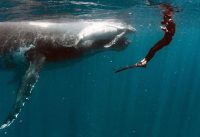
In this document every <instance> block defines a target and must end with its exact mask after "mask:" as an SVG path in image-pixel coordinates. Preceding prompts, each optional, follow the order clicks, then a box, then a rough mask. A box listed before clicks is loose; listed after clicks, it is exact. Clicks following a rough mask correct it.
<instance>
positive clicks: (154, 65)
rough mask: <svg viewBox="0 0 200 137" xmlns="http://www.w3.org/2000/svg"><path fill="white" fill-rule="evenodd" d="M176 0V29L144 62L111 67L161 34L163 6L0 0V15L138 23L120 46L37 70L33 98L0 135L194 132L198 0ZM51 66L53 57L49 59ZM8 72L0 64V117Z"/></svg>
mask: <svg viewBox="0 0 200 137" xmlns="http://www.w3.org/2000/svg"><path fill="white" fill-rule="evenodd" d="M154 2H155V3H156V2H168V3H171V4H172V5H174V6H178V7H179V8H180V9H181V12H179V13H175V16H174V20H175V22H176V25H177V31H176V34H175V36H174V38H173V41H172V43H171V44H170V45H169V46H168V47H166V48H164V49H162V50H161V51H160V52H159V53H158V54H156V56H155V58H154V59H153V60H152V61H151V62H150V63H149V64H148V67H147V68H146V69H135V70H129V71H126V72H123V73H119V74H115V73H114V70H115V69H116V68H119V67H121V66H124V65H129V64H132V63H135V62H137V61H138V60H140V59H141V58H143V57H144V56H145V55H146V53H147V52H148V50H149V49H150V48H151V46H153V44H155V43H156V42H157V41H158V40H159V39H161V38H162V36H163V32H162V31H161V30H160V28H159V27H160V21H161V19H162V17H161V12H160V10H159V9H157V8H153V7H148V6H146V5H145V1H139V0H127V1H121V0H111V1H108V0H102V1H101V0H100V1H95V0H91V1H81V2H80V1H79V2H77V1H61V0H60V1H53V0H52V1H50V0H49V1H47V0H43V1H42V0H40V1H39V0H37V1H36V0H35V1H33V0H32V1H31V0H27V1H25V0H24V1H18V0H13V1H8V0H4V1H1V2H0V20H1V21H7V20H22V19H34V18H57V17H63V16H71V15H75V16H78V17H82V18H105V17H107V18H112V17H116V16H117V17H120V18H122V19H125V20H128V21H129V22H131V23H132V24H133V26H134V27H135V28H136V29H137V32H136V33H135V34H134V35H132V37H131V40H132V43H131V45H130V46H129V47H128V48H127V49H125V50H124V51H122V52H114V51H110V52H104V53H99V54H96V55H94V56H91V57H89V58H85V59H83V60H81V61H80V62H77V63H75V64H71V65H70V64H69V65H68V66H65V67H61V68H59V69H52V70H48V71H46V67H47V66H45V67H44V68H43V71H42V72H41V74H40V79H39V82H38V83H37V85H36V87H35V89H34V91H33V94H32V97H31V100H30V102H29V103H27V104H26V106H25V107H24V109H23V111H22V113H21V115H20V116H19V119H17V121H16V122H15V123H14V124H13V125H11V127H9V128H7V129H5V130H1V131H0V137H200V130H199V127H200V64H199V58H200V54H199V53H200V46H199V40H200V35H199V33H200V25H199V24H200V14H199V13H200V2H199V0H175V1H174V0H173V1H172V0H169V1H167V0H165V1H164V0H163V1H161V0H160V1H159V0H157V1H154ZM55 65H57V64H55ZM13 76H14V73H13V72H12V71H9V70H3V69H0V95H1V96H0V121H3V119H4V118H5V117H6V115H7V113H8V111H9V109H10V107H11V105H12V103H13V102H12V101H13V100H14V97H15V90H16V86H15V84H14V83H13V82H10V81H11V80H12V79H13Z"/></svg>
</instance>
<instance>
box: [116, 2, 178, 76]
mask: <svg viewBox="0 0 200 137" xmlns="http://www.w3.org/2000/svg"><path fill="white" fill-rule="evenodd" d="M159 6H160V8H161V9H162V10H163V21H162V22H161V24H162V26H161V29H162V30H163V31H164V32H165V35H164V37H163V38H162V39H161V40H160V41H158V42H157V43H156V44H155V45H154V46H153V47H152V48H151V49H150V50H149V52H148V54H147V55H146V57H145V58H144V59H142V60H141V61H139V62H137V63H136V64H134V65H131V66H126V67H124V68H122V69H119V70H117V71H116V73H117V72H120V71H124V70H126V69H130V68H136V67H146V65H147V63H148V62H149V61H150V60H151V59H152V58H153V57H154V55H155V54H156V52H157V51H159V50H160V49H161V48H163V47H165V46H167V45H169V43H170V42H171V41H172V38H173V36H174V34H175V29H176V24H175V22H174V21H173V18H172V16H173V12H174V10H173V8H172V7H171V6H170V5H167V4H160V5H159Z"/></svg>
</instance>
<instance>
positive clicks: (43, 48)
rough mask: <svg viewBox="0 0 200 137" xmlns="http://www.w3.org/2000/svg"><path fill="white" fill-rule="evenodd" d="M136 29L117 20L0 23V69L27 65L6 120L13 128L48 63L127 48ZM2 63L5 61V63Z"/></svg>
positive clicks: (6, 124) (4, 126) (5, 122)
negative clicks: (130, 36) (131, 34)
mask: <svg viewBox="0 0 200 137" xmlns="http://www.w3.org/2000/svg"><path fill="white" fill-rule="evenodd" d="M134 31H135V29H134V28H133V27H132V26H131V25H129V24H128V23H125V22H123V21H120V20H117V19H101V20H100V19H94V20H89V19H88V20H87V19H80V20H75V19H64V20H57V21H56V20H36V21H18V22H0V60H1V62H4V63H0V65H2V66H3V67H5V68H6V67H9V65H7V64H10V63H11V64H15V65H19V64H20V63H25V64H27V65H26V66H27V69H26V71H25V72H24V75H23V77H22V79H21V82H20V85H19V88H18V90H17V93H16V99H15V102H14V105H13V106H12V109H11V111H10V112H9V114H8V116H7V118H6V119H5V121H4V122H3V124H2V125H1V126H0V129H4V128H6V127H8V126H10V125H11V124H12V123H13V122H14V120H15V119H16V118H17V117H18V115H19V113H20V111H21V108H22V107H23V106H24V104H25V102H26V101H27V100H28V99H29V97H30V94H31V91H32V90H33V88H34V86H35V84H36V82H37V81H38V78H39V72H40V70H41V68H42V66H43V65H44V63H46V62H54V61H61V60H64V59H65V60H70V59H75V58H79V57H83V56H84V55H88V54H92V53H96V52H98V51H104V50H109V49H115V48H116V49H118V48H124V47H126V46H127V45H128V44H129V43H128V42H127V41H128V38H127V35H128V34H130V33H132V32H134ZM2 60H3V61H2Z"/></svg>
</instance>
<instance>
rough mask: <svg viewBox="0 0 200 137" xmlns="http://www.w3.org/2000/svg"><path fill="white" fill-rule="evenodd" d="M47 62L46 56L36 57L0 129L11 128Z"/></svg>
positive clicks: (31, 62)
mask: <svg viewBox="0 0 200 137" xmlns="http://www.w3.org/2000/svg"><path fill="white" fill-rule="evenodd" d="M44 62H45V57H44V56H35V57H34V58H33V59H32V61H30V65H29V67H28V69H27V71H26V73H25V75H24V77H23V78H22V82H21V86H20V88H19V90H18V93H17V97H16V101H15V104H14V105H13V107H12V110H11V111H10V113H9V115H8V117H7V118H6V120H5V122H4V123H3V125H1V127H0V129H3V128H6V127H8V126H10V124H12V123H13V122H14V120H15V119H16V118H17V117H18V115H19V113H20V111H21V108H22V107H23V106H24V104H25V102H26V101H27V100H28V99H29V97H30V94H31V91H32V89H33V88H34V86H35V84H36V82H37V80H38V78H39V71H40V69H41V67H42V65H43V64H44Z"/></svg>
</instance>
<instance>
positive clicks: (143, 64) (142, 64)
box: [135, 58, 147, 68]
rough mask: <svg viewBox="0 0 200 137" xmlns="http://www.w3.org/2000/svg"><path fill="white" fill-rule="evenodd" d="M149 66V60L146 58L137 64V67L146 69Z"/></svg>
mask: <svg viewBox="0 0 200 137" xmlns="http://www.w3.org/2000/svg"><path fill="white" fill-rule="evenodd" d="M146 66H147V60H146V59H145V58H144V59H143V60H141V61H140V62H138V63H136V64H135V67H144V68H146Z"/></svg>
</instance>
